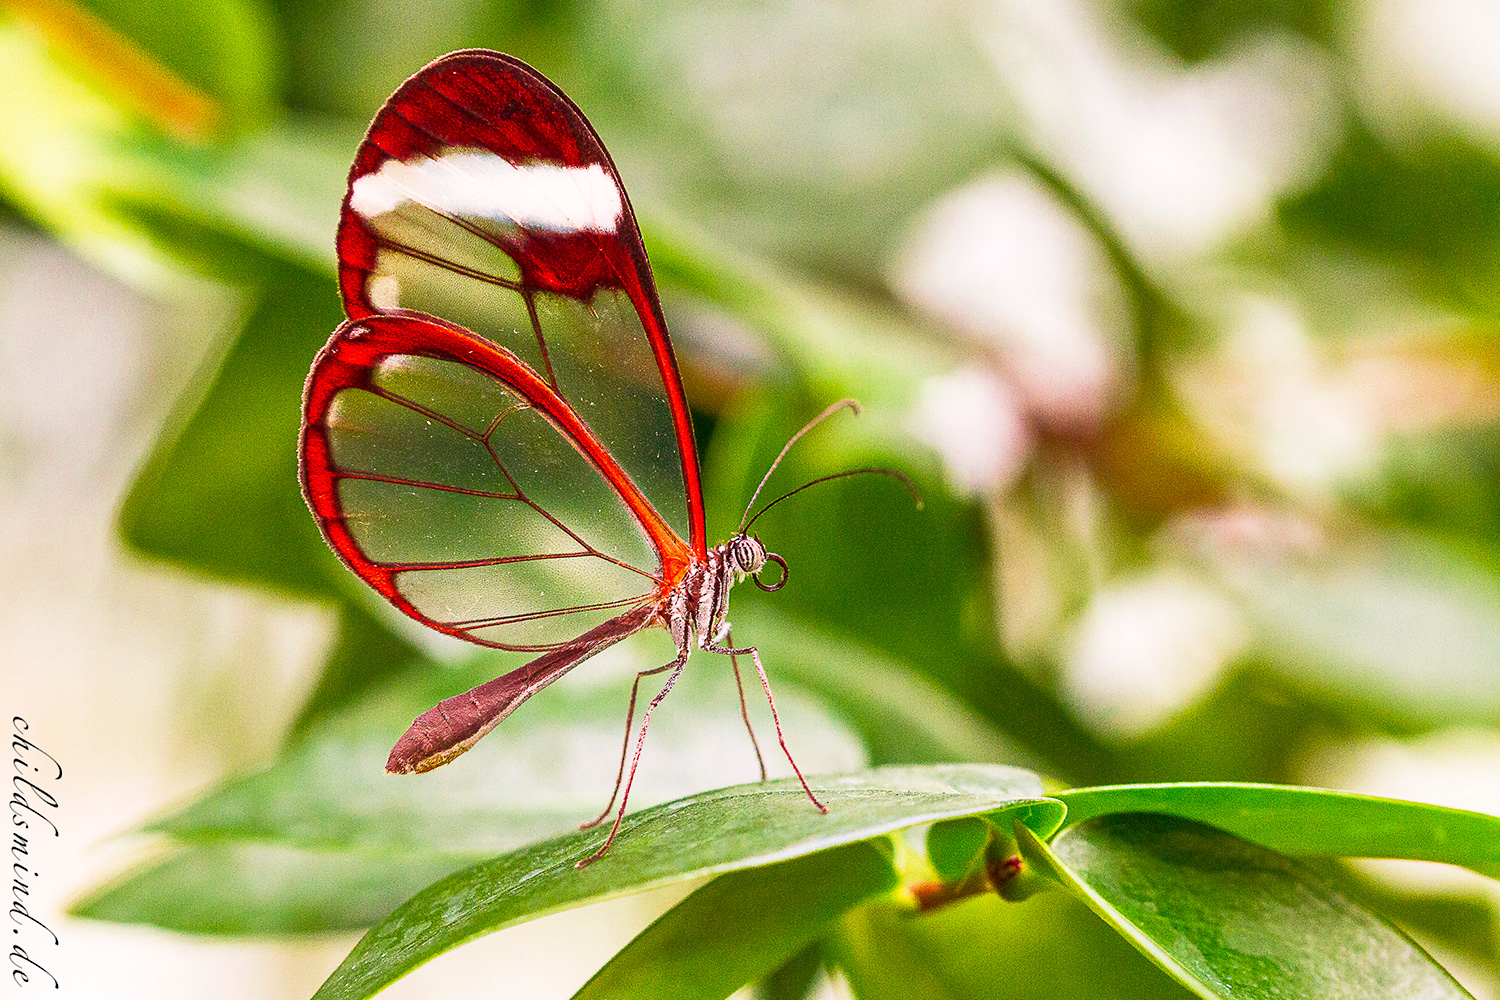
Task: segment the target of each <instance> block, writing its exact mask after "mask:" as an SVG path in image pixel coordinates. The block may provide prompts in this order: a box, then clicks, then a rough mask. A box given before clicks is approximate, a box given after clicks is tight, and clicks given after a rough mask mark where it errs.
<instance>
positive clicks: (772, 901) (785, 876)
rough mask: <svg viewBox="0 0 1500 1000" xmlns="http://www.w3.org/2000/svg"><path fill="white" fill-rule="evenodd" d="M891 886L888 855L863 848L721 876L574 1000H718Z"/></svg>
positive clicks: (663, 920) (642, 938)
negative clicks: (640, 999)
mask: <svg viewBox="0 0 1500 1000" xmlns="http://www.w3.org/2000/svg"><path fill="white" fill-rule="evenodd" d="M896 884H897V876H896V870H895V868H894V867H893V866H892V865H891V860H890V857H889V855H888V854H887V853H886V852H884V851H881V850H880V849H879V848H878V847H877V846H875V845H874V844H870V843H861V844H850V845H849V846H847V847H838V848H834V849H833V850H831V851H821V852H819V853H817V854H811V855H808V856H806V857H801V858H794V859H793V860H791V861H783V862H781V863H780V864H775V865H768V866H766V867H763V868H751V869H749V870H747V871H738V872H730V873H729V874H727V875H721V876H719V877H718V878H716V879H714V880H713V881H712V882H710V883H709V884H708V885H705V886H703V887H702V888H701V889H698V890H697V891H695V892H694V893H693V894H692V895H691V896H689V897H688V898H687V899H684V900H683V901H682V902H681V903H678V904H677V905H676V906H674V907H673V908H672V909H670V910H668V911H667V912H666V913H665V914H663V915H662V916H661V918H660V919H658V920H657V921H656V922H655V923H653V924H652V925H651V926H650V927H648V928H646V929H645V930H644V931H642V932H641V933H640V934H639V935H638V936H637V937H636V938H635V940H633V941H631V942H630V944H628V945H626V946H625V948H624V949H622V950H621V951H620V952H619V954H617V955H615V957H614V958H612V959H610V960H609V962H608V963H607V964H606V965H605V966H604V968H602V969H600V970H599V972H598V973H597V974H596V975H595V976H594V977H593V978H592V979H590V980H589V981H588V983H587V984H585V985H584V987H583V989H581V990H579V991H578V992H577V993H576V994H574V997H575V1000H607V998H621V1000H625V998H634V997H676V998H680V1000H722V998H723V997H727V996H729V995H730V994H731V993H733V992H734V991H735V990H737V989H739V988H740V987H741V986H743V985H745V984H746V983H748V982H750V981H751V980H754V979H758V978H759V977H761V976H763V975H765V974H767V973H768V972H771V971H773V970H775V969H776V968H778V967H779V966H780V965H781V964H782V963H783V962H785V961H786V960H787V959H788V958H789V957H791V956H792V955H795V954H797V953H798V952H799V951H800V950H801V949H803V948H804V947H806V946H807V944H808V943H809V942H811V941H812V940H814V938H816V937H817V936H818V935H819V934H821V933H822V931H823V929H824V928H825V927H827V926H828V924H829V923H830V922H832V921H833V920H835V919H837V918H838V916H839V915H840V914H841V913H843V912H844V911H845V910H848V909H849V908H851V907H853V906H855V905H857V904H858V903H860V902H861V901H862V900H864V899H867V898H869V897H871V896H874V895H876V894H877V893H881V892H889V891H890V890H891V889H894V888H895V887H896Z"/></svg>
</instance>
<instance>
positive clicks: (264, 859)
mask: <svg viewBox="0 0 1500 1000" xmlns="http://www.w3.org/2000/svg"><path fill="white" fill-rule="evenodd" d="M475 860H476V859H475V858H474V857H473V856H472V855H470V856H467V857H466V856H463V855H440V854H432V853H427V852H423V851H412V850H402V851H386V852H354V851H345V850H340V851H305V850H298V849H296V848H290V847H285V846H280V845H275V844H256V843H246V842H219V843H205V844H194V845H191V846H188V847H185V848H182V849H181V850H178V851H176V852H175V853H173V854H171V855H170V856H169V857H167V858H166V859H165V860H162V861H159V862H156V863H153V864H148V865H145V866H143V867H142V868H140V869H138V870H136V871H132V872H128V873H126V874H124V875H122V876H121V877H119V878H118V879H116V880H115V881H114V882H112V883H111V884H109V885H107V886H103V887H101V888H99V889H96V890H94V891H92V892H90V893H89V894H88V895H86V896H85V897H84V898H83V899H81V900H79V901H78V902H76V903H74V904H73V905H72V906H71V907H70V908H69V912H70V913H72V914H73V915H74V916H79V917H87V918H89V919H91V920H108V921H112V922H114V923H125V924H150V925H152V926H154V927H163V928H166V929H168V930H175V931H185V932H188V933H192V934H304V933H315V932H321V931H349V930H360V929H363V928H366V927H369V926H370V925H371V924H373V923H375V922H376V921H378V920H379V919H380V918H381V917H383V916H385V915H386V914H387V913H389V912H391V910H392V909H393V908H394V907H395V906H396V905H397V904H398V903H400V902H401V901H402V900H403V899H405V898H406V897H407V896H409V895H411V894H412V893H413V892H416V891H417V890H418V889H420V888H422V887H423V886H425V885H429V884H430V883H432V882H433V881H435V880H436V879H440V878H442V877H443V876H445V875H448V874H449V873H451V872H453V871H456V870H458V869H460V868H464V867H466V866H468V865H471V864H473V863H474V861H475Z"/></svg>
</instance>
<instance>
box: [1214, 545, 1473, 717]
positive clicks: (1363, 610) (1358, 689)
mask: <svg viewBox="0 0 1500 1000" xmlns="http://www.w3.org/2000/svg"><path fill="white" fill-rule="evenodd" d="M1204 552H1205V555H1206V556H1207V558H1206V565H1207V567H1208V568H1209V570H1210V571H1211V572H1212V573H1214V574H1215V575H1216V576H1217V577H1218V578H1219V579H1220V581H1221V582H1222V583H1223V584H1224V586H1225V587H1226V588H1227V589H1228V590H1229V591H1230V592H1231V593H1232V594H1233V595H1234V596H1235V597H1237V598H1238V599H1239V600H1240V601H1241V602H1242V603H1243V604H1244V606H1245V608H1246V609H1247V611H1248V612H1249V613H1250V615H1251V617H1252V620H1253V621H1254V622H1255V624H1256V625H1257V627H1258V630H1259V632H1260V645H1261V647H1262V649H1261V656H1262V657H1263V658H1264V660H1265V662H1266V663H1267V666H1268V667H1272V668H1274V669H1275V670H1276V671H1277V672H1278V673H1279V674H1281V675H1282V676H1284V677H1286V678H1287V679H1288V680H1290V681H1292V682H1293V683H1296V684H1298V685H1300V686H1302V687H1304V688H1307V689H1311V690H1312V691H1314V692H1316V693H1318V694H1320V695H1322V696H1324V697H1325V698H1329V699H1331V700H1335V701H1337V702H1339V703H1342V704H1353V705H1355V706H1358V707H1359V708H1360V709H1361V710H1362V711H1364V712H1367V713H1369V714H1371V715H1374V716H1376V717H1377V718H1383V719H1385V720H1388V721H1389V722H1391V723H1393V724H1396V725H1402V726H1407V727H1430V726H1434V725H1441V724H1450V723H1455V722H1478V723H1493V722H1496V721H1497V720H1500V574H1497V573H1496V571H1495V570H1494V568H1493V567H1491V566H1489V565H1486V564H1485V563H1484V562H1483V561H1481V560H1478V559H1475V558H1473V557H1472V556H1471V555H1469V554H1467V553H1465V552H1464V551H1462V550H1461V549H1459V548H1457V547H1455V546H1452V545H1448V544H1444V543H1442V542H1440V541H1437V540H1433V539H1428V538H1423V537H1421V536H1420V535H1415V534H1401V533H1394V532H1391V533H1379V534H1376V533H1371V534H1368V535H1365V536H1356V537H1354V538H1352V539H1351V538H1345V539H1343V540H1341V541H1340V543H1339V544H1337V545H1336V546H1334V547H1331V548H1330V550H1329V551H1328V552H1327V553H1326V554H1324V555H1322V556H1320V557H1319V558H1318V559H1317V560H1316V561H1308V560H1303V559H1301V558H1298V557H1292V556H1288V557H1285V558H1282V557H1276V556H1264V557H1256V556H1247V555H1245V554H1244V553H1243V552H1240V553H1236V552H1235V551H1234V550H1233V548H1232V547H1225V548H1223V549H1219V550H1214V549H1208V548H1206V549H1205V550H1204Z"/></svg>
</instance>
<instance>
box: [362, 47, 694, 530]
mask: <svg viewBox="0 0 1500 1000" xmlns="http://www.w3.org/2000/svg"><path fill="white" fill-rule="evenodd" d="M338 251H339V280H340V287H341V289H342V292H343V296H344V304H345V307H346V308H347V310H348V312H349V316H350V317H351V318H352V319H362V318H365V317H367V316H372V315H376V314H380V313H390V312H395V311H399V310H410V311H417V312H422V313H426V314H429V315H432V316H436V317H440V318H442V319H444V320H448V321H450V322H453V323H457V324H460V325H461V326H463V327H464V328H466V329H468V330H472V331H473V332H475V333H477V334H479V335H480V336H482V337H485V338H486V339H489V340H491V341H493V342H494V343H496V344H499V345H500V346H502V347H504V348H506V349H507V350H509V351H510V352H512V353H513V354H514V355H515V356H516V357H517V358H519V359H520V360H521V361H523V362H525V363H526V364H527V365H529V366H530V367H531V368H532V369H533V370H534V371H536V372H537V373H538V374H539V375H540V376H541V377H542V378H543V379H544V380H545V381H546V382H547V383H548V384H549V385H550V386H551V387H552V388H553V389H554V390H555V391H556V392H557V394H558V395H559V396H561V397H562V398H563V399H565V400H567V401H568V402H569V403H570V404H571V405H572V407H573V408H574V409H575V410H576V411H577V412H579V413H586V414H588V416H589V420H590V422H591V424H592V427H593V430H594V432H595V434H596V435H597V437H598V438H599V440H600V441H601V443H602V444H603V445H604V447H605V448H606V449H607V450H608V451H609V452H610V453H611V454H612V455H614V456H615V458H616V459H617V461H618V462H619V463H620V465H621V467H622V468H624V469H625V470H626V472H627V473H628V474H629V475H630V476H631V478H632V479H633V480H634V481H635V482H636V483H638V484H639V485H640V486H641V488H642V490H643V492H644V493H645V494H646V495H647V496H649V497H650V498H651V500H652V502H653V504H654V505H655V506H656V508H657V509H658V510H659V511H660V512H661V514H662V516H663V519H664V520H665V521H666V523H667V524H668V525H669V526H670V527H671V528H672V530H673V531H674V532H675V533H676V534H677V535H678V536H679V537H681V538H686V539H688V540H689V542H690V544H691V546H692V548H693V550H694V551H695V552H697V553H698V555H699V556H700V557H702V555H703V554H704V551H705V541H704V536H703V513H702V511H703V502H702V496H701V491H700V487H699V482H698V465H697V455H696V452H695V450H694V445H693V434H692V423H691V420H690V419H689V414H688V410H687V404H686V401H685V399H684V397H683V393H682V384H681V379H680V377H679V375H678V371H677V363H676V360H675V359H674V357H673V354H672V346H671V342H670V341H669V340H668V338H667V333H666V325H665V322H664V320H663V319H662V314H661V306H660V303H659V301H658V299H657V294H656V289H655V285H654V282H653V281H652V277H651V270H650V265H649V264H648V263H647V260H646V254H645V250H644V248H643V246H642V243H641V238H640V233H639V230H638V228H637V226H636V222H635V216H634V213H633V212H632V211H631V208H630V202H629V199H628V198H627V197H626V195H625V191H624V189H623V187H622V186H621V184H620V180H619V175H618V173H617V172H616V170H615V167H614V164H613V163H612V162H611V161H610V158H609V155H608V153H606V152H605V150H604V147H603V145H602V144H601V143H600V142H599V139H598V136H597V135H596V134H595V133H594V130H593V128H592V127H591V126H590V125H589V123H588V122H587V120H586V119H585V118H584V117H583V115H582V113H581V112H579V111H578V109H577V108H576V107H575V106H574V105H573V104H572V102H571V101H569V100H568V99H567V97H565V96H564V95H563V94H562V93H561V92H559V91H558V90H557V89H556V88H555V87H553V86H552V84H550V83H549V82H548V81H546V80H545V79H543V78H542V77H541V76H540V75H538V74H537V73H536V72H535V71H533V70H532V69H530V68H529V67H527V66H526V65H524V64H523V63H520V62H518V61H516V60H513V59H510V58H509V57H506V56H502V55H500V54H498V53H493V52H479V51H470V52H459V53H454V54H453V55H450V56H445V57H444V58H442V59H439V60H438V61H436V62H434V63H432V64H431V65H429V66H427V67H426V68H425V69H423V70H422V71H421V72H419V73H418V74H416V75H415V76H413V77H412V78H411V79H410V80H408V81H407V82H406V83H405V84H403V85H402V86H401V88H400V89H399V90H397V91H396V93H395V94H394V95H393V96H392V97H391V99H390V100H389V101H388V102H387V103H386V105H385V107H383V108H382V109H381V110H380V112H379V113H378V114H377V115H376V117H375V120H374V122H373V124H372V125H371V126H370V132H369V135H368V136H367V137H366V139H365V142H364V144H363V145H362V146H361V147H360V149H359V152H358V154H357V156H356V158H355V162H354V167H353V169H352V170H351V171H350V175H349V191H348V194H347V196H346V197H345V200H344V206H343V212H342V216H341V219H340V224H339V236H338Z"/></svg>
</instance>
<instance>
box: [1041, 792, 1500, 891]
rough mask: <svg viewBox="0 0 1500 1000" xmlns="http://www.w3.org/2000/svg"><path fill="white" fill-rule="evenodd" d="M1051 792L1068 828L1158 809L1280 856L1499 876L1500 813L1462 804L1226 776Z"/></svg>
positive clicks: (1158, 811) (1155, 811)
mask: <svg viewBox="0 0 1500 1000" xmlns="http://www.w3.org/2000/svg"><path fill="white" fill-rule="evenodd" d="M1056 798H1058V799H1061V800H1062V801H1063V802H1064V803H1066V804H1067V807H1068V815H1067V819H1066V823H1067V824H1068V825H1070V826H1071V825H1073V824H1075V823H1085V822H1087V821H1089V820H1091V819H1093V818H1094V817H1097V816H1105V815H1108V814H1111V813H1138V812H1139V813H1164V814H1168V815H1171V816H1177V817H1181V818H1183V819H1192V820H1198V821H1199V822H1204V823H1212V824H1213V825H1214V826H1217V827H1219V828H1221V829H1224V830H1228V831H1229V832H1230V833H1233V834H1236V835H1237V836H1241V837H1244V838H1245V839H1247V840H1253V841H1255V842H1256V843H1257V844H1260V845H1262V846H1264V847H1269V848H1271V849H1272V850H1276V851H1282V852H1284V853H1287V854H1305V855H1322V856H1328V857H1346V858H1408V859H1411V860H1417V861H1443V862H1447V863H1448V864H1452V865H1463V866H1464V867H1466V868H1472V869H1473V870H1474V871H1477V872H1479V873H1480V874H1483V875H1489V876H1491V877H1495V878H1500V816H1490V815H1486V814H1485V813H1476V812H1468V811H1466V810H1463V809H1449V808H1447V807H1445V806H1434V805H1427V804H1424V803H1421V802H1402V801H1400V800H1397V799H1381V798H1375V797H1374V796H1370V795H1357V794H1355V793H1354V792H1336V791H1329V790H1327V789H1323V788H1297V787H1293V786H1288V785H1242V784H1235V783H1229V782H1224V783H1220V782H1184V783H1180V784H1168V785H1111V786H1105V787H1100V788H1074V789H1070V790H1069V791H1066V792H1060V793H1058V794H1057V795H1056Z"/></svg>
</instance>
